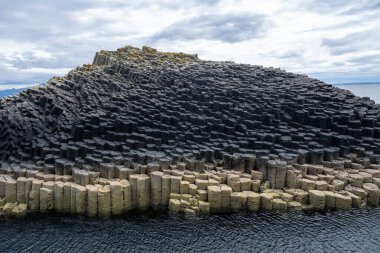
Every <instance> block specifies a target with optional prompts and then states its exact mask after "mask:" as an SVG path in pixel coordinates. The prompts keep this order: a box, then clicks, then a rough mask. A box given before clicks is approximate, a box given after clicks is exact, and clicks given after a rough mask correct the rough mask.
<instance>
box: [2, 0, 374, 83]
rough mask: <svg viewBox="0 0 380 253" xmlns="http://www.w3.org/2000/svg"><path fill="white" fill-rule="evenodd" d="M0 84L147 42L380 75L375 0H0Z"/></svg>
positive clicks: (208, 55) (327, 72) (41, 76)
mask: <svg viewBox="0 0 380 253" xmlns="http://www.w3.org/2000/svg"><path fill="white" fill-rule="evenodd" d="M0 6H1V8H0V84H5V85H9V87H13V86H14V87H20V85H35V84H40V83H44V82H46V81H47V80H48V79H49V78H51V77H53V76H60V75H64V74H66V73H67V72H68V71H69V70H70V69H72V68H75V67H76V66H79V65H82V64H86V63H91V62H92V60H93V57H94V55H95V52H96V51H99V50H102V49H105V50H115V49H117V48H120V47H123V46H126V45H132V46H136V47H141V46H143V45H148V46H151V47H154V48H157V49H158V50H160V51H182V52H187V53H196V54H198V56H199V57H200V58H201V59H207V60H228V61H235V62H237V63H249V64H255V65H262V66H265V67H270V66H273V67H279V68H282V69H285V70H287V71H289V72H295V73H302V74H307V75H309V76H311V77H314V78H318V79H321V80H323V81H325V82H327V83H332V84H334V83H347V82H376V81H380V0H372V1H369V0H329V1H321V0H288V1H283V0H265V1H262V0H236V1H232V0H186V1H174V0H157V1H147V0H141V1H125V0H82V1H79V0H65V1H58V0H28V1H14V0H12V1H10V0H1V3H0Z"/></svg>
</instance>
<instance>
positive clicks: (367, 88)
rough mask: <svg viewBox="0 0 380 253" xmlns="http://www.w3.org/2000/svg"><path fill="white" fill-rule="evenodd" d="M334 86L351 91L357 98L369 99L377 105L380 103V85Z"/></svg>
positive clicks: (353, 84) (352, 84)
mask: <svg viewBox="0 0 380 253" xmlns="http://www.w3.org/2000/svg"><path fill="white" fill-rule="evenodd" d="M334 86H336V87H339V88H342V89H345V90H349V91H351V92H352V93H354V94H355V95H356V96H360V97H369V98H370V99H372V100H374V101H375V102H376V103H380V83H358V84H356V83H350V84H335V85H334Z"/></svg>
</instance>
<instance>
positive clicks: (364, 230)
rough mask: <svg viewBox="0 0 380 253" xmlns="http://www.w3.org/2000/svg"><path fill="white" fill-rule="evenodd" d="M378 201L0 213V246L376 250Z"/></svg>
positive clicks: (9, 248) (66, 249) (103, 249)
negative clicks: (351, 206) (329, 206)
mask: <svg viewBox="0 0 380 253" xmlns="http://www.w3.org/2000/svg"><path fill="white" fill-rule="evenodd" d="M379 236H380V208H372V209H371V208H370V209H355V210H353V211H351V212H340V211H336V212H325V213H310V214H307V213H302V212H274V213H267V212H261V213H258V214H230V215H212V216H206V217H198V218H193V219H189V218H183V217H178V216H170V215H166V214H158V215H157V214H154V215H153V214H144V215H129V216H128V217H119V218H113V219H110V220H100V219H88V218H84V217H81V218H74V217H67V216H56V215H48V216H38V215H37V216H32V217H27V218H25V219H5V218H1V219H0V252H2V253H7V252H49V253H51V252H218V253H221V252H347V251H348V252H378V251H379V249H380V240H379V239H378V238H379Z"/></svg>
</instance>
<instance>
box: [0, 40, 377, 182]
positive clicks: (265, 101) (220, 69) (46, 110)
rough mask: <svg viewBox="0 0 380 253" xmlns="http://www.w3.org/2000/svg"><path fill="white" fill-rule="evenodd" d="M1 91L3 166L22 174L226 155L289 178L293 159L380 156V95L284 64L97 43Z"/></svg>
mask: <svg viewBox="0 0 380 253" xmlns="http://www.w3.org/2000/svg"><path fill="white" fill-rule="evenodd" d="M0 103H1V107H0V108H1V110H0V119H1V121H0V151H1V152H0V156H1V159H2V160H3V165H2V169H1V170H2V171H3V172H7V171H9V170H11V171H13V173H15V171H18V172H17V173H19V174H20V175H22V174H25V173H26V171H45V173H47V174H49V173H53V174H59V175H63V174H70V175H71V174H72V173H74V172H75V171H77V172H75V173H80V171H82V170H84V171H94V172H100V174H101V176H103V177H105V178H112V177H117V176H120V173H133V171H134V170H139V169H140V167H141V165H147V168H146V169H147V172H152V171H157V170H163V169H169V168H172V167H171V166H177V168H180V169H188V170H192V171H204V170H209V169H214V168H215V166H220V165H222V166H224V168H225V169H231V170H237V171H246V172H249V171H251V170H259V171H262V172H264V179H266V178H273V180H271V181H272V183H274V184H275V185H276V186H278V187H283V184H284V183H283V182H282V181H276V180H275V179H276V178H277V176H278V175H279V174H284V173H285V168H286V164H293V163H299V164H304V163H314V164H322V163H323V162H324V161H330V162H331V161H334V160H336V159H338V158H339V157H344V156H346V155H347V154H351V153H353V154H355V155H356V156H357V157H368V159H370V160H371V162H374V163H378V162H379V160H380V159H379V154H380V105H379V104H375V103H374V102H373V101H371V100H369V99H368V98H359V97H356V96H354V95H353V94H352V93H351V92H349V91H346V90H342V89H339V88H335V87H332V86H331V85H328V84H325V83H323V82H321V81H319V80H316V79H311V78H308V77H307V76H305V75H297V74H293V73H287V72H285V71H283V70H280V69H275V68H263V67H261V66H252V65H247V64H235V63H233V62H214V61H203V60H199V59H198V58H197V56H195V55H187V54H183V53H160V52H157V51H156V50H154V49H152V48H148V47H143V49H137V48H133V47H125V48H121V49H118V50H117V51H114V52H110V51H101V52H98V53H97V54H96V56H95V59H94V62H93V64H92V65H84V66H82V67H78V68H76V69H75V70H72V71H70V72H69V73H68V74H67V75H66V76H65V77H63V78H53V79H51V80H49V81H48V82H47V84H46V85H45V86H43V87H36V88H32V89H28V90H26V91H23V92H21V93H20V94H18V95H15V96H11V97H7V98H4V99H2V100H1V101H0ZM274 160H275V161H276V162H274ZM281 160H282V161H281ZM78 171H79V172H78Z"/></svg>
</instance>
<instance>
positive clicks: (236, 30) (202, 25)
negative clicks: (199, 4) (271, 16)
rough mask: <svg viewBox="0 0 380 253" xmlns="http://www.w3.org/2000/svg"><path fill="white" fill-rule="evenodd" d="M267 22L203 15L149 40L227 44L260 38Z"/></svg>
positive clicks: (251, 17)
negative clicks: (209, 41)
mask: <svg viewBox="0 0 380 253" xmlns="http://www.w3.org/2000/svg"><path fill="white" fill-rule="evenodd" d="M266 27H268V22H267V20H266V19H265V17H264V16H263V15H252V14H244V13H239V14H223V15H203V16H198V17H195V18H192V19H187V20H183V21H180V22H177V23H175V24H173V25H171V26H169V27H167V28H166V29H164V30H163V31H161V32H159V33H158V34H156V35H154V36H153V37H152V38H151V40H152V41H155V40H196V39H205V40H219V41H224V42H229V43H234V42H240V41H244V40H248V39H252V38H257V37H260V36H262V35H263V34H264V31H265V28H266Z"/></svg>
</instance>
